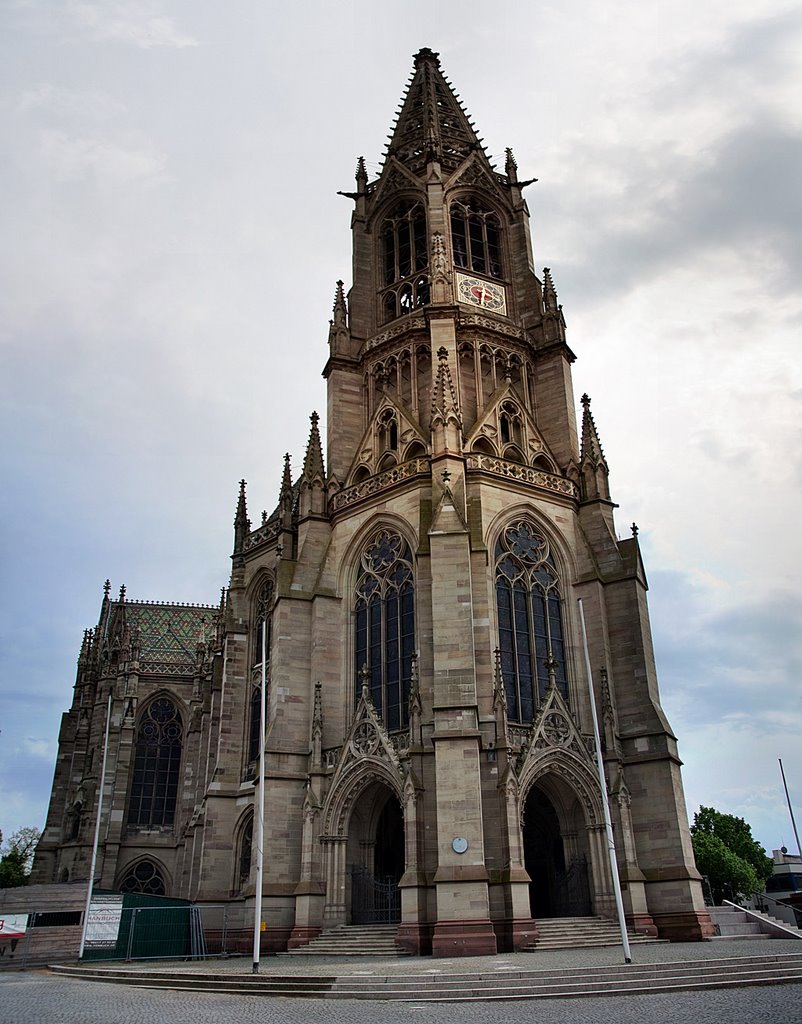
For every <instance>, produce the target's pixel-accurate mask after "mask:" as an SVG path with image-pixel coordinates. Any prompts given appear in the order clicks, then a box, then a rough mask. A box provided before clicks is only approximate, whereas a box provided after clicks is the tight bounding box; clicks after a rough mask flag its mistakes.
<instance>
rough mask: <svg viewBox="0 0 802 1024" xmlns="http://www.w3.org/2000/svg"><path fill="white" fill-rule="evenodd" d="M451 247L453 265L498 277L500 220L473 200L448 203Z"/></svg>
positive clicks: (499, 266)
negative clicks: (449, 206)
mask: <svg viewBox="0 0 802 1024" xmlns="http://www.w3.org/2000/svg"><path fill="white" fill-rule="evenodd" d="M451 246H452V249H453V251H454V263H455V264H456V266H458V267H465V268H466V269H467V270H473V271H475V272H476V273H477V274H487V275H488V276H489V277H501V229H500V227H499V219H498V216H497V215H496V214H495V213H493V212H492V210H488V209H487V208H486V207H484V206H482V205H481V204H480V203H479V202H478V201H477V200H476V199H467V200H457V201H455V202H453V203H452V204H451Z"/></svg>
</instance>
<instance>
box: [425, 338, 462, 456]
mask: <svg viewBox="0 0 802 1024" xmlns="http://www.w3.org/2000/svg"><path fill="white" fill-rule="evenodd" d="M461 449H462V416H461V414H460V407H459V398H458V397H457V390H456V388H455V387H454V380H453V378H452V376H451V369H450V367H449V365H448V352H447V350H446V349H445V348H439V349H438V350H437V370H436V372H435V378H434V385H433V387H432V453H433V454H437V453H438V452H442V451H450V452H455V453H457V452H460V451H461Z"/></svg>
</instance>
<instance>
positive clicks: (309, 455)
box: [303, 412, 326, 480]
mask: <svg viewBox="0 0 802 1024" xmlns="http://www.w3.org/2000/svg"><path fill="white" fill-rule="evenodd" d="M309 422H310V423H311V424H312V426H311V428H310V430H309V441H308V442H307V445H306V455H305V457H304V469H303V475H304V477H305V478H306V479H307V480H314V479H315V477H320V479H321V480H325V478H326V471H325V469H324V468H323V449H322V447H321V444H320V431H319V430H318V423H319V422H320V417H319V416H318V414H317V413H316V412H313V413H312V415H311V416H310V417H309Z"/></svg>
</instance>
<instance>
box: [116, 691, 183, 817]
mask: <svg viewBox="0 0 802 1024" xmlns="http://www.w3.org/2000/svg"><path fill="white" fill-rule="evenodd" d="M182 739H183V727H182V724H181V717H180V715H179V714H178V710H177V708H176V706H175V704H173V702H172V701H171V700H170V699H169V698H167V697H159V698H157V699H156V700H154V701H152V702H151V703H150V704H149V705H148V707H147V708H146V709H145V712H144V714H143V716H142V719H141V721H140V724H139V731H138V733H137V740H136V753H135V755H134V775H133V781H132V783H131V796H130V798H129V801H128V824H129V825H135V826H137V827H139V828H162V827H164V826H172V825H173V823H174V821H175V806H176V799H177V796H178V780H179V778H180V770H181V745H182Z"/></svg>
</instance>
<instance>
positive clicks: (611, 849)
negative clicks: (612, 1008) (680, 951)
mask: <svg viewBox="0 0 802 1024" xmlns="http://www.w3.org/2000/svg"><path fill="white" fill-rule="evenodd" d="M577 604H578V605H579V621H580V624H581V626H582V644H583V646H584V648H585V669H586V671H587V674H588V692H589V694H590V713H591V715H592V717H593V738H594V740H595V741H596V767H597V769H598V772H599V788H600V789H601V796H602V807H603V808H604V828H605V831H606V832H607V852H608V854H609V857H610V873H611V874H612V876H613V889H614V891H615V906H616V910H617V911H618V926H619V928H620V929H621V945H622V946H623V947H624V963H627V964H631V963H632V955H631V953H630V949H629V936H628V935H627V922H626V918H625V917H624V901H623V899H622V897H621V882H620V880H619V878H618V859H617V857H616V855H615V840H614V839H613V823H612V821H611V820H610V803H609V800H608V798H607V780H606V779H605V777H604V763H603V762H602V752H601V738H600V736H599V719H598V717H597V715H596V697H595V695H594V693H593V673H592V672H591V669H590V654H589V653H588V634H587V630H586V629H585V613H584V611H583V609H582V598H581V597H580V598H578V599H577Z"/></svg>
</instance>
